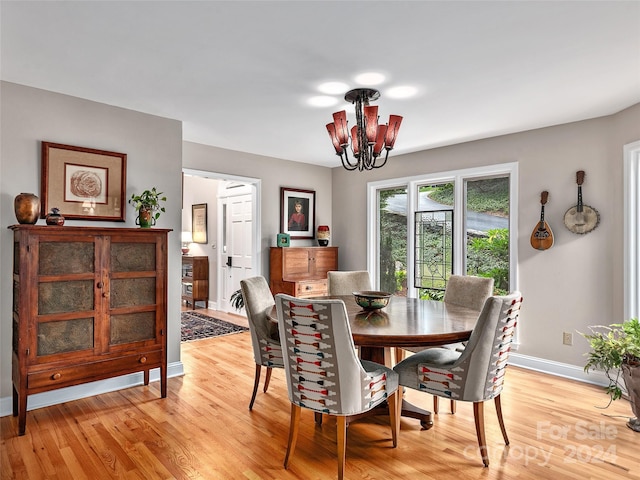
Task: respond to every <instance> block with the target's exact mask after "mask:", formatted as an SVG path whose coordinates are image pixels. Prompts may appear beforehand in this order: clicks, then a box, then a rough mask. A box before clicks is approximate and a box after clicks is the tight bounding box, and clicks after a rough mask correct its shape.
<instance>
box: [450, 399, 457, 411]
mask: <svg viewBox="0 0 640 480" xmlns="http://www.w3.org/2000/svg"><path fill="white" fill-rule="evenodd" d="M451 413H456V401H455V400H451Z"/></svg>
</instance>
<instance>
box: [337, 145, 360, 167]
mask: <svg viewBox="0 0 640 480" xmlns="http://www.w3.org/2000/svg"><path fill="white" fill-rule="evenodd" d="M340 160H341V161H342V166H343V167H344V169H345V170H348V171H350V172H352V171H354V170H355V169H356V168H358V164H357V163H356V164H355V165H354V164H353V163H351V162H350V161H349V156H348V155H347V151H346V150H345V152H344V156H342V155H340Z"/></svg>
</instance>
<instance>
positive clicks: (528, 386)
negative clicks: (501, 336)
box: [0, 315, 640, 480]
mask: <svg viewBox="0 0 640 480" xmlns="http://www.w3.org/2000/svg"><path fill="white" fill-rule="evenodd" d="M230 317H235V316H233V315H232V316H230ZM225 319H227V318H225ZM238 320H239V319H238V318H236V321H238ZM240 321H241V320H240ZM182 361H183V363H184V367H185V375H184V376H183V377H180V378H172V379H169V388H168V397H167V398H166V399H160V398H158V397H159V393H158V390H159V383H158V382H155V383H152V384H151V385H150V386H148V387H145V386H138V387H133V388H129V389H126V390H121V391H117V392H112V393H107V394H103V395H98V396H94V397H91V398H87V399H83V400H77V401H73V402H67V403H63V404H60V405H55V406H52V407H47V408H41V409H38V410H32V411H30V412H29V413H28V415H27V432H26V434H25V435H24V436H22V437H18V436H17V422H16V419H15V418H14V417H11V416H7V417H3V418H1V419H0V428H1V452H0V465H1V467H0V473H1V475H0V478H2V479H10V478H16V479H32V480H33V479H44V478H47V479H74V480H77V479H88V480H93V479H103V478H105V479H110V478H123V479H165V478H166V479H169V478H179V479H241V478H244V479H250V480H257V479H284V480H287V479H305V480H306V479H314V480H315V479H317V480H324V479H333V478H336V476H337V461H336V431H335V420H332V419H326V420H325V421H324V423H323V425H322V426H321V427H318V426H316V425H315V423H314V421H313V414H312V413H311V412H310V411H303V412H302V420H301V424H300V433H299V436H298V445H297V448H296V451H295V453H294V455H293V458H292V460H291V464H290V468H289V470H284V468H283V466H282V463H283V460H284V455H285V450H286V444H287V435H288V428H289V401H288V398H287V389H286V385H285V379H284V375H283V372H282V371H281V370H279V369H274V372H273V376H272V379H271V385H270V387H269V391H268V392H267V393H266V394H265V393H263V392H262V389H260V390H259V392H258V396H257V398H256V403H255V405H254V408H253V411H252V412H249V410H248V404H249V399H250V394H251V390H252V386H253V374H254V366H255V364H254V362H253V353H252V349H251V340H250V337H249V333H248V332H245V333H239V334H234V335H229V336H225V337H220V338H212V339H206V340H200V341H195V342H189V343H183V344H182ZM263 376H264V373H263ZM261 388H262V387H261ZM406 396H407V398H408V399H409V400H410V401H412V402H414V403H417V404H419V405H421V406H423V407H425V408H429V407H430V406H431V403H432V402H431V396H430V395H427V394H422V393H420V392H416V391H413V390H409V391H407V394H406ZM606 400H607V397H606V396H605V394H604V393H603V391H602V389H601V388H600V387H596V386H591V385H585V384H582V383H579V382H574V381H570V380H565V379H562V378H559V377H553V376H549V375H544V374H541V373H537V372H533V371H528V370H523V369H519V368H515V367H510V368H509V370H508V371H507V379H506V381H505V389H504V392H503V394H502V408H503V414H504V418H505V423H506V426H507V431H508V433H509V437H510V440H511V445H510V446H509V447H506V446H505V445H504V442H503V440H502V435H501V434H500V429H499V426H498V422H497V419H496V416H495V409H494V407H493V402H489V403H487V405H486V408H485V423H486V431H487V440H488V445H489V448H490V452H489V454H490V460H491V465H490V466H489V468H483V466H482V461H481V458H480V455H479V452H478V445H477V440H476V434H475V428H474V422H473V408H472V405H471V404H468V403H465V402H458V404H457V407H458V408H457V413H456V414H455V415H451V414H449V413H447V410H448V409H442V412H441V413H440V414H439V415H437V416H435V425H434V427H433V428H432V429H431V430H426V431H422V430H420V426H419V424H418V422H417V421H415V420H410V419H402V428H401V431H400V438H399V442H398V448H395V449H393V448H391V434H390V431H389V428H388V425H386V420H385V419H379V420H362V421H358V422H355V423H352V424H351V425H350V426H349V432H348V437H347V465H346V470H345V478H348V479H367V480H373V479H391V478H414V479H418V478H420V479H421V478H424V479H428V478H437V479H441V478H444V479H446V478H456V479H468V478H481V479H512V478H518V479H531V480H533V479H536V480H538V479H546V478H549V479H556V478H562V479H580V480H585V479H614V478H625V479H640V472H639V471H638V458H639V457H638V451H639V449H638V446H639V445H640V435H638V434H637V433H634V432H633V431H631V430H630V429H628V428H627V427H626V426H625V422H626V420H627V417H629V416H630V415H631V409H630V406H629V404H628V402H627V401H618V402H616V403H614V404H613V405H612V406H611V407H610V408H608V409H606V410H601V409H598V408H597V407H596V406H602V405H605V404H606Z"/></svg>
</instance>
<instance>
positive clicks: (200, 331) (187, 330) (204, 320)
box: [181, 312, 249, 342]
mask: <svg viewBox="0 0 640 480" xmlns="http://www.w3.org/2000/svg"><path fill="white" fill-rule="evenodd" d="M247 330H249V329H248V328H246V327H241V326H239V325H235V324H233V323H229V322H225V321H224V320H220V319H218V318H213V317H209V316H207V315H203V314H202V313H198V312H182V314H181V332H182V341H183V342H190V341H192V340H202V339H203V338H211V337H221V336H223V335H231V334H232V333H240V332H246V331H247Z"/></svg>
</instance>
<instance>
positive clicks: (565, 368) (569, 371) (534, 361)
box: [509, 352, 609, 386]
mask: <svg viewBox="0 0 640 480" xmlns="http://www.w3.org/2000/svg"><path fill="white" fill-rule="evenodd" d="M509 365H513V366H515V367H522V368H526V369H528V370H535V371H537V372H542V373H547V374H549V375H556V376H558V377H564V378H568V379H571V380H577V381H579V382H584V383H592V384H594V385H602V386H605V385H608V384H609V380H608V379H607V377H606V376H605V374H604V373H603V372H599V371H596V372H594V371H592V372H590V373H585V371H584V367H579V366H576V365H570V364H568V363H560V362H554V361H552V360H545V359H544V358H537V357H529V356H527V355H521V354H519V353H516V352H511V355H510V356H509Z"/></svg>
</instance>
